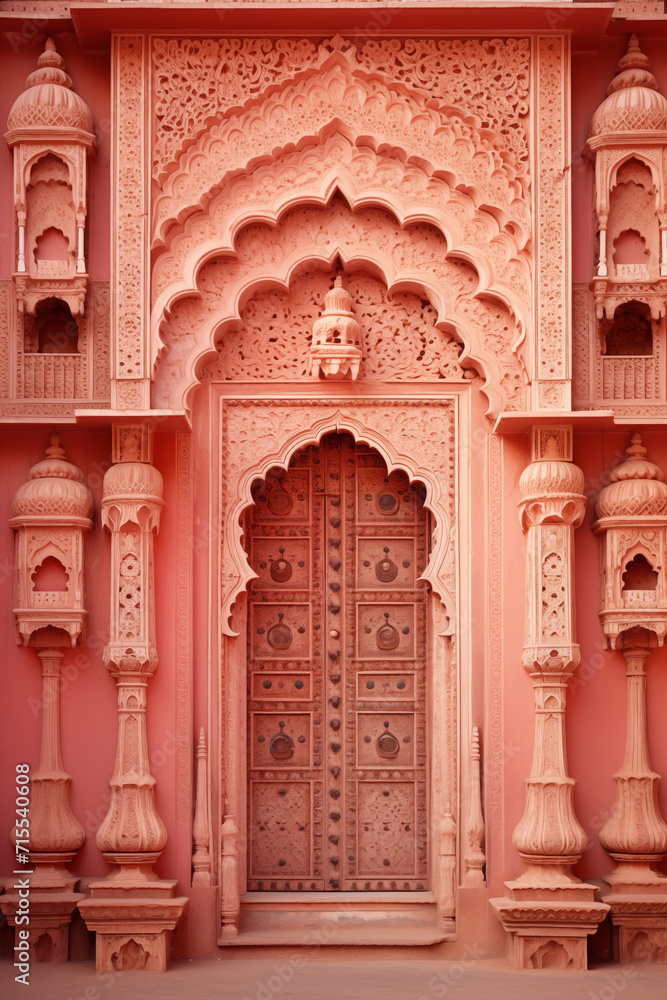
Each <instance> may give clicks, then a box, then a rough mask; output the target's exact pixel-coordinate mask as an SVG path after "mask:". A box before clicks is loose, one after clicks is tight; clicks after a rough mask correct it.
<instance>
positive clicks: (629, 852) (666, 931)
mask: <svg viewBox="0 0 667 1000" xmlns="http://www.w3.org/2000/svg"><path fill="white" fill-rule="evenodd" d="M643 634H644V636H645V638H646V640H647V642H646V646H644V647H642V646H634V647H632V646H630V642H631V641H632V640H631V639H630V637H629V636H627V635H626V636H625V639H626V642H627V643H628V645H627V646H626V648H625V649H624V650H623V655H624V657H625V662H626V668H627V671H626V676H627V687H628V724H627V734H626V746H625V758H624V760H623V764H622V765H621V767H620V769H619V770H618V771H617V772H616V774H615V775H614V781H615V782H616V798H615V801H614V806H613V809H612V814H611V816H610V818H609V819H608V820H607V822H606V823H605V825H604V826H603V828H602V830H601V831H600V842H601V843H602V846H603V847H605V848H606V849H607V850H608V851H609V854H610V856H611V857H612V859H613V860H614V861H615V862H616V868H614V870H613V871H611V872H610V873H609V874H608V875H606V876H605V878H604V881H605V882H606V883H607V884H608V886H609V889H608V891H607V892H605V893H604V894H603V898H604V901H605V902H606V903H608V904H609V906H610V907H611V919H612V923H613V926H614V957H615V958H616V960H617V961H619V962H638V961H639V962H667V876H665V875H663V874H662V872H660V871H659V870H658V865H659V863H660V862H661V861H662V860H663V858H664V857H665V854H667V824H666V823H665V821H664V819H663V818H662V816H661V814H660V809H659V806H658V785H659V783H660V776H659V775H658V774H656V773H655V772H654V771H653V770H652V769H651V761H650V757H649V747H648V728H647V720H646V663H647V660H648V657H649V647H648V639H649V633H648V632H643ZM635 641H636V639H635Z"/></svg>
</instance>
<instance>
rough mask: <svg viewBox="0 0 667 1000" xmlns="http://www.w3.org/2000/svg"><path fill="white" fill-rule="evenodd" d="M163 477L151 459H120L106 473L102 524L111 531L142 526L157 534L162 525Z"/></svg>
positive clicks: (143, 529) (142, 528)
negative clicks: (139, 460)
mask: <svg viewBox="0 0 667 1000" xmlns="http://www.w3.org/2000/svg"><path fill="white" fill-rule="evenodd" d="M162 489H163V485H162V476H161V474H160V473H159V472H158V470H157V469H156V468H155V467H154V466H153V465H149V464H148V463H147V462H119V463H118V464H117V465H112V466H111V468H110V469H109V470H108V471H107V473H106V475H105V476H104V489H103V495H102V523H103V524H104V526H105V527H107V528H108V529H109V530H110V531H122V530H123V529H124V528H126V527H127V526H129V525H138V526H139V528H140V530H141V531H149V532H153V534H157V532H158V529H159V527H160V512H161V510H162V508H163V507H164V500H163V499H162Z"/></svg>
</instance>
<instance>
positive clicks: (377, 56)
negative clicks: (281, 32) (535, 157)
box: [152, 36, 530, 182]
mask: <svg viewBox="0 0 667 1000" xmlns="http://www.w3.org/2000/svg"><path fill="white" fill-rule="evenodd" d="M334 53H341V54H343V55H344V58H345V59H346V60H347V61H348V62H349V64H350V66H351V67H352V68H353V69H355V70H357V71H359V70H363V71H365V72H367V73H375V74H379V75H381V76H382V77H384V78H385V79H388V80H395V81H397V82H400V83H402V84H404V85H405V86H406V87H409V88H410V89H413V90H415V91H417V92H419V93H422V94H424V95H428V96H429V97H435V98H438V99H439V100H441V101H443V102H445V103H446V104H448V105H449V104H453V105H456V106H458V107H460V108H461V110H462V111H463V112H464V113H465V112H467V113H468V114H470V113H472V114H473V115H475V116H477V117H478V118H479V120H480V121H481V122H483V123H484V125H485V126H486V127H488V128H489V129H492V130H493V131H494V132H495V133H496V134H497V135H499V136H501V137H502V139H503V144H504V146H505V148H507V150H508V151H510V152H511V154H512V156H513V159H514V161H515V167H516V170H517V172H518V173H527V169H528V129H527V117H528V111H529V104H528V99H529V82H530V42H529V40H528V39H526V38H519V39H511V38H510V39H497V38H496V39H460V38H440V39H429V38H411V39H404V40H400V39H379V40H377V41H366V42H365V43H364V44H360V45H355V44H354V42H352V41H349V40H345V39H342V38H340V36H337V37H335V38H332V39H328V40H326V41H324V42H323V43H322V44H321V45H316V44H315V43H314V42H312V41H310V40H308V39H277V40H272V39H269V38H243V39H235V38H219V39H218V38H200V39H197V38H195V39H181V38H178V39H176V38H154V39H153V49H152V62H153V75H154V93H153V128H154V138H153V174H154V177H155V178H156V180H158V181H160V182H162V181H163V180H164V178H165V177H166V176H168V175H169V174H170V173H171V172H172V171H173V170H174V169H175V167H176V165H177V163H178V159H179V157H180V155H181V154H182V153H183V151H184V150H187V148H188V147H189V146H190V145H192V143H193V142H195V141H196V140H197V139H198V138H199V137H200V136H201V135H202V134H203V132H204V131H205V130H206V129H207V128H208V127H210V125H211V122H212V121H216V120H220V119H221V118H222V117H223V116H224V115H225V114H228V113H229V112H230V111H231V110H232V109H235V108H239V107H243V106H244V105H245V104H246V103H247V102H249V101H250V100H251V99H253V98H256V97H257V96H259V95H260V94H262V93H264V92H265V91H267V90H268V89H269V88H270V87H275V86H276V85H280V84H284V83H285V82H287V81H289V80H290V79H292V78H293V77H295V76H296V75H297V74H299V75H302V74H303V73H304V72H310V73H312V72H314V71H319V70H321V69H322V67H323V66H324V65H325V64H326V63H327V61H328V60H329V59H330V58H331V56H332V55H333V54H334ZM471 80H474V87H473V86H472V85H471V84H470V81H471Z"/></svg>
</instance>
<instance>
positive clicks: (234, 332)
mask: <svg viewBox="0 0 667 1000" xmlns="http://www.w3.org/2000/svg"><path fill="white" fill-rule="evenodd" d="M336 273H337V272H336V271H335V270H332V269H329V270H315V271H311V272H309V273H307V274H305V275H303V276H301V275H299V276H298V277H296V278H295V280H294V281H293V282H292V284H291V286H290V288H289V291H286V290H284V289H276V290H273V291H267V292H258V293H257V294H256V295H254V296H253V297H252V298H251V299H250V300H249V301H248V302H247V303H246V304H245V305H244V307H243V308H242V309H241V322H240V323H238V324H234V325H233V326H232V328H231V329H230V330H229V332H227V333H226V334H225V336H224V338H223V340H222V341H221V343H220V345H219V348H218V357H217V358H216V359H215V361H212V362H210V363H209V365H207V367H206V368H205V369H204V371H203V372H202V375H201V379H202V381H208V380H213V381H236V380H241V381H249V380H250V381H252V380H254V379H270V380H287V381H300V380H301V379H304V378H306V376H307V375H308V372H309V354H308V349H309V346H310V342H311V334H312V329H313V324H314V323H315V321H316V320H317V319H318V317H319V315H320V312H321V309H322V302H323V300H324V296H325V294H326V292H327V291H328V290H329V289H330V288H331V287H332V285H333V282H334V278H335V277H336ZM343 287H344V288H346V290H347V291H348V292H349V293H350V295H351V297H352V302H353V305H354V312H355V317H356V318H357V320H358V322H359V323H360V326H361V337H362V344H363V358H362V365H361V369H360V372H359V376H358V377H359V380H361V381H363V380H367V381H382V380H394V379H396V380H404V379H405V380H413V379H447V380H460V379H462V378H463V377H464V373H463V369H462V368H461V366H460V365H459V361H458V359H459V356H460V354H461V350H462V345H461V344H460V343H459V342H457V341H456V340H455V339H454V337H452V336H451V335H450V334H447V333H444V332H443V331H442V330H440V329H438V326H437V322H438V315H437V312H436V311H435V309H434V308H433V306H431V305H430V304H429V303H428V302H426V301H424V300H423V299H421V298H420V297H419V296H417V295H415V294H413V293H409V292H396V293H394V294H389V293H388V292H387V289H386V286H385V285H384V284H383V282H381V281H380V280H379V279H378V278H375V277H373V275H371V274H369V273H368V272H367V271H354V272H352V273H351V274H349V275H343Z"/></svg>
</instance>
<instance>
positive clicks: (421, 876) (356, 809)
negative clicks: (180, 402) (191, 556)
mask: <svg viewBox="0 0 667 1000" xmlns="http://www.w3.org/2000/svg"><path fill="white" fill-rule="evenodd" d="M399 419H400V418H399ZM254 500H255V505H254V507H252V508H250V510H249V511H248V514H247V521H246V533H245V537H246V545H247V549H248V554H249V559H250V563H251V566H252V568H253V569H254V571H255V572H256V573H257V579H256V580H254V581H253V584H252V586H251V588H250V594H249V617H248V665H249V669H248V704H249V732H248V748H249V749H248V813H249V815H248V829H249V850H248V888H249V889H254V890H258V889H260V890H261V889H264V890H299V889H301V890H304V891H310V890H321V889H327V890H336V889H338V890H360V891H364V890H366V891H368V890H396V889H412V890H414V889H425V888H427V880H428V861H427V792H426V788H427V781H426V777H427V763H426V724H425V697H426V649H427V636H426V620H427V613H426V612H427V605H426V601H427V593H426V588H425V585H424V584H422V583H419V582H418V577H419V576H420V574H421V572H422V571H423V569H424V566H425V562H426V558H427V550H428V516H427V512H426V511H425V509H424V506H423V495H422V490H421V488H420V487H418V486H416V487H411V486H410V484H409V482H408V479H407V476H406V475H405V474H404V473H401V472H394V473H392V474H391V475H388V474H387V469H386V465H385V463H384V461H383V459H382V458H381V456H380V455H379V454H378V453H377V452H376V451H374V450H373V449H371V448H369V447H367V446H366V445H361V444H359V445H355V443H354V441H353V439H352V437H351V436H349V435H346V434H345V435H330V436H328V437H326V438H325V439H324V440H323V441H322V444H321V445H320V446H319V447H310V448H306V449H303V450H302V451H301V452H299V453H298V454H297V455H296V456H295V457H294V459H293V461H292V463H291V464H290V467H289V470H288V471H287V472H286V473H283V472H277V471H276V473H275V474H271V475H269V477H267V479H266V480H265V481H264V482H262V483H258V484H255V488H254Z"/></svg>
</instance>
